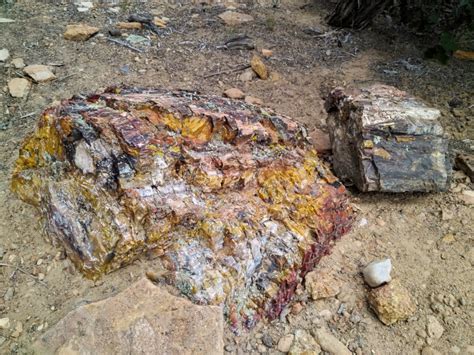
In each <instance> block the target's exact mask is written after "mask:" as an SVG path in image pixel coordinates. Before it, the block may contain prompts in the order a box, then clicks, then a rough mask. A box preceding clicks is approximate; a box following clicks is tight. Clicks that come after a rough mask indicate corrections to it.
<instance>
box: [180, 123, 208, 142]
mask: <svg viewBox="0 0 474 355" xmlns="http://www.w3.org/2000/svg"><path fill="white" fill-rule="evenodd" d="M181 135H182V136H183V137H184V138H189V139H193V140H196V141H197V142H198V143H207V142H209V140H210V139H211V136H212V122H211V120H210V119H209V118H207V117H188V118H185V119H184V120H183V128H182V130H181Z"/></svg>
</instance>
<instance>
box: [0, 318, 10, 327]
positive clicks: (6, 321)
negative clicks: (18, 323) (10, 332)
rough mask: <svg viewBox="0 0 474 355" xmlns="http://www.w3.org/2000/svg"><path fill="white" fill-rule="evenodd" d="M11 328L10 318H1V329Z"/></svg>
mask: <svg viewBox="0 0 474 355" xmlns="http://www.w3.org/2000/svg"><path fill="white" fill-rule="evenodd" d="M8 328H10V318H0V329H8Z"/></svg>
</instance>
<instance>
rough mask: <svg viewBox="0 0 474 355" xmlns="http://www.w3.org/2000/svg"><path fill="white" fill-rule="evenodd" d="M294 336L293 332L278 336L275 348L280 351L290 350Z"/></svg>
mask: <svg viewBox="0 0 474 355" xmlns="http://www.w3.org/2000/svg"><path fill="white" fill-rule="evenodd" d="M294 339H295V336H294V335H293V334H287V335H284V336H283V337H281V338H280V340H279V341H278V345H277V350H278V351H281V352H282V353H287V352H288V351H290V348H291V344H293V340H294Z"/></svg>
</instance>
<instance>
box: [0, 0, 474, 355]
mask: <svg viewBox="0 0 474 355" xmlns="http://www.w3.org/2000/svg"><path fill="white" fill-rule="evenodd" d="M322 3H324V2H319V1H316V2H315V3H314V4H313V5H309V6H305V7H304V8H301V6H302V5H305V3H304V2H302V1H301V2H299V1H292V2H285V3H282V4H281V6H280V7H279V8H272V7H270V6H263V7H259V6H256V7H255V9H252V10H250V9H249V7H247V8H242V9H241V10H240V11H243V12H247V13H249V12H250V13H251V14H252V15H253V16H254V17H255V21H253V22H251V23H249V24H246V25H244V26H242V27H239V28H238V29H235V28H230V27H227V26H225V25H223V24H222V23H221V22H220V21H219V20H218V18H217V15H218V14H219V13H221V12H222V11H223V7H212V6H201V5H199V6H197V5H196V6H183V7H177V6H176V7H172V6H170V5H167V6H161V5H159V4H157V2H155V1H148V2H146V3H140V2H138V1H137V2H136V4H135V2H133V1H126V2H122V5H119V6H117V12H111V11H110V9H108V8H99V9H95V10H92V11H89V12H85V13H78V12H77V10H76V8H75V6H74V5H73V3H72V2H62V3H61V2H53V1H32V0H21V1H17V2H16V3H15V4H14V5H13V6H11V8H9V10H8V11H7V12H5V13H3V14H2V13H0V17H9V18H13V19H15V20H16V22H14V23H10V24H0V33H1V34H0V48H7V49H8V50H9V51H10V55H11V58H18V57H21V58H23V59H24V60H25V62H26V63H27V64H47V63H61V64H63V65H61V66H57V67H55V71H56V75H57V77H58V80H56V81H52V82H49V83H45V84H38V85H36V84H35V85H33V88H32V90H31V92H30V93H29V95H28V97H27V98H25V99H14V98H11V97H10V96H9V94H8V92H7V90H5V89H4V90H3V91H1V92H0V106H1V107H0V109H1V114H0V129H1V130H0V262H1V263H5V264H10V265H17V266H20V267H21V268H23V269H25V270H27V271H28V272H30V273H32V275H35V277H37V278H38V277H39V278H41V279H43V278H44V279H43V280H42V281H43V282H44V284H45V285H43V284H42V283H40V282H37V281H35V280H34V279H32V278H31V277H29V276H28V275H25V274H22V273H21V272H18V271H16V272H15V270H14V269H12V268H9V267H5V266H2V267H0V275H1V277H0V296H1V297H2V298H1V299H0V318H2V317H9V318H10V321H11V323H12V327H11V329H10V330H8V331H3V330H0V353H28V352H29V351H28V349H29V344H30V343H31V342H32V341H34V339H36V338H37V337H38V335H39V334H41V333H42V332H44V330H45V329H46V328H48V327H49V326H51V325H52V324H54V323H56V322H57V321H58V320H59V319H60V318H61V317H63V316H64V315H65V314H66V313H67V312H69V311H70V310H72V309H74V308H75V307H77V306H78V305H80V304H84V303H87V302H91V301H94V300H98V299H102V298H105V297H107V296H109V295H112V294H116V293H117V292H119V291H120V290H122V289H124V288H125V287H127V286H128V285H129V284H130V283H131V282H132V281H134V280H137V279H138V278H140V277H141V276H143V274H144V273H145V272H146V271H147V270H149V269H153V263H154V262H153V260H147V259H146V258H143V259H141V260H139V261H137V262H135V263H134V264H133V265H131V266H128V267H126V268H123V269H121V270H119V271H117V272H114V273H112V274H110V275H108V276H107V277H104V278H103V279H102V280H100V281H98V282H95V283H94V282H92V281H88V280H85V279H84V278H83V277H82V276H81V275H80V274H79V273H78V272H77V271H75V270H74V268H73V267H72V265H71V263H70V262H69V261H68V260H67V259H65V258H64V254H63V253H62V251H61V250H60V249H58V248H56V247H54V246H52V245H51V244H50V242H49V241H48V240H47V239H46V237H45V235H44V233H43V231H42V228H41V224H40V223H39V222H38V216H37V214H36V213H35V211H34V210H33V208H31V207H30V206H28V205H26V204H24V203H22V202H20V201H19V200H18V199H17V198H16V197H15V196H13V195H12V193H11V192H10V189H9V183H10V182H9V181H10V175H11V169H12V166H13V163H14V161H15V158H16V157H17V151H18V148H19V145H20V143H21V141H22V140H23V138H24V137H25V136H26V135H27V134H28V133H30V132H31V131H32V130H33V129H34V125H35V121H36V118H37V114H39V113H40V112H41V110H42V109H43V108H45V107H46V106H47V105H50V104H52V103H53V102H54V101H56V100H61V99H63V98H68V97H70V96H72V95H73V94H77V93H82V92H91V91H95V90H97V89H99V88H104V87H107V86H109V85H111V84H120V83H125V84H127V85H140V86H164V87H169V88H185V89H196V90H199V91H201V92H203V93H208V94H222V92H223V91H224V90H225V89H227V88H230V87H238V88H240V89H241V90H243V91H244V92H245V93H246V94H248V95H251V96H254V97H258V98H261V99H262V100H263V102H264V104H265V105H267V106H270V107H272V108H274V109H276V110H277V111H278V112H280V113H282V114H287V115H289V116H291V117H293V118H295V119H297V120H299V121H300V122H303V123H305V124H307V125H308V127H309V128H310V130H311V129H313V128H315V127H319V128H323V129H324V127H325V114H324V112H323V106H322V105H323V100H322V99H321V97H322V96H323V94H324V93H325V92H327V89H328V88H330V87H333V86H335V85H357V86H360V85H364V84H366V83H371V82H374V81H377V82H385V83H388V84H393V85H396V86H397V87H399V88H401V89H407V90H409V91H410V92H411V93H413V94H414V95H418V96H420V97H421V98H423V99H425V100H427V101H428V103H429V104H431V105H433V106H434V107H437V108H439V109H440V110H441V111H442V113H443V117H442V123H443V125H444V126H445V128H446V131H447V132H448V133H449V134H450V136H451V137H455V138H470V139H473V138H474V134H473V124H472V117H474V114H473V113H474V112H473V110H474V109H473V107H474V64H473V63H469V62H461V61H451V62H450V63H449V64H448V65H446V66H443V65H440V64H438V63H435V62H425V61H423V60H422V59H420V58H421V57H422V49H423V47H422V45H421V42H422V41H421V40H420V39H418V38H416V37H413V36H412V35H410V34H408V33H405V32H403V30H402V29H400V28H396V27H390V25H387V24H386V23H379V24H377V25H376V26H374V28H372V29H370V30H367V31H364V32H349V31H340V32H337V33H336V34H335V35H329V36H327V37H324V36H323V37H316V36H311V35H308V34H306V33H305V30H307V29H308V28H312V29H317V30H318V31H321V32H322V33H326V32H328V31H331V30H332V29H330V28H327V27H326V26H325V25H324V21H323V18H324V15H325V14H326V12H327V9H326V8H325V7H324V6H323V5H322ZM124 4H127V6H125V5H124ZM138 6H140V9H141V11H142V12H156V13H159V12H161V14H162V15H161V16H166V17H168V18H169V19H170V21H169V28H171V29H172V30H171V31H169V33H167V34H165V35H163V36H162V37H156V36H150V39H151V41H150V46H146V47H144V49H145V50H146V51H145V52H144V53H135V52H133V51H130V50H128V49H127V48H124V47H121V46H118V45H115V44H113V43H110V42H108V41H106V39H105V37H106V36H108V34H107V31H106V29H107V28H109V27H111V25H110V24H112V23H115V22H117V21H119V20H121V21H123V20H125V19H126V17H127V14H128V13H131V12H134V10H136V9H137V8H138ZM74 22H85V23H88V24H90V25H95V26H98V27H100V28H101V29H102V30H101V34H99V35H98V36H96V37H93V38H92V39H90V40H89V41H87V42H70V41H66V40H64V39H63V38H62V34H63V32H64V29H65V26H66V25H67V24H69V23H74ZM130 33H131V32H130ZM237 33H245V34H247V35H249V36H251V37H252V39H253V40H254V42H255V44H256V46H257V48H272V49H273V51H274V55H273V56H272V58H271V59H270V60H268V61H267V64H268V67H269V69H270V71H272V72H274V73H278V77H279V79H276V80H275V79H274V80H266V81H263V80H257V79H254V80H252V81H250V82H241V81H240V80H239V73H235V74H229V75H220V76H214V77H211V78H209V79H204V78H203V76H205V75H206V74H208V73H212V72H215V71H217V70H222V69H227V68H229V67H233V66H236V65H240V64H246V63H248V61H249V60H250V58H251V56H252V51H245V50H242V51H239V50H219V49H216V46H218V45H220V44H222V43H224V42H225V41H226V40H227V39H229V38H230V37H232V36H234V35H235V34H237ZM136 34H138V35H142V36H143V35H148V33H147V32H144V31H138V32H137V33H136ZM338 42H339V44H340V45H341V46H342V47H340V46H339V45H338ZM7 63H8V61H7ZM0 72H1V75H0V85H1V87H5V86H6V84H7V82H8V80H9V79H10V78H13V77H16V76H18V73H20V72H21V71H20V70H18V69H14V68H12V67H7V66H6V65H4V66H3V67H1V66H0ZM274 78H275V77H274ZM453 97H457V98H459V99H460V100H461V101H462V104H461V106H460V107H458V108H457V110H456V111H453V109H451V108H450V107H449V105H448V102H449V101H450V100H451V99H452V98H453ZM468 187H470V188H471V189H472V188H473V184H472V182H470V181H469V179H468V178H467V177H465V176H464V175H463V174H461V173H456V174H455V178H454V181H453V185H452V188H451V190H450V191H449V192H446V193H439V194H431V195H424V194H414V195H384V194H358V193H356V192H354V193H353V200H354V202H355V203H356V204H357V205H358V206H359V207H360V209H361V211H360V218H361V219H364V220H366V221H367V224H366V225H364V226H357V227H356V228H355V230H354V231H353V232H351V233H350V234H348V235H347V236H345V237H344V238H343V240H341V241H340V243H339V244H338V245H337V246H336V247H335V249H334V252H333V254H331V255H330V256H328V257H326V258H324V259H323V262H322V263H321V265H320V266H318V269H319V270H321V271H322V272H324V271H332V272H334V273H335V275H336V278H337V279H339V280H340V282H341V284H342V287H341V290H342V291H341V293H340V294H339V295H338V296H337V297H335V298H329V299H326V300H319V301H312V300H310V299H309V296H308V294H307V292H306V291H305V290H304V289H302V290H301V292H300V293H299V295H298V297H297V299H296V300H295V302H294V303H293V304H295V303H297V302H300V303H301V304H302V305H303V308H302V311H301V312H300V313H298V314H296V315H295V314H292V313H289V314H288V316H287V317H286V318H285V317H282V319H281V320H279V321H275V322H273V323H270V324H266V323H264V322H262V323H260V324H259V325H258V326H257V327H256V329H253V330H252V331H250V332H249V333H247V334H242V335H240V336H235V335H233V334H231V333H230V332H228V333H227V335H226V344H227V346H226V350H228V351H229V352H232V353H259V352H260V353H266V352H268V353H277V350H276V343H277V342H278V340H279V339H280V338H281V337H282V336H284V335H285V334H289V333H294V331H295V330H297V329H307V330H310V329H312V328H314V327H315V326H318V325H321V324H326V325H327V326H328V327H329V328H331V329H332V330H333V331H334V333H335V334H336V335H337V337H338V339H340V340H341V341H342V342H343V343H344V344H346V345H347V346H348V347H349V349H350V350H351V351H353V352H354V353H356V354H419V353H420V351H421V349H423V348H424V347H425V346H427V345H430V346H431V347H433V348H434V349H437V350H438V351H440V352H441V353H443V354H449V353H453V354H455V353H460V354H467V353H468V351H471V353H472V352H473V351H474V350H473V346H474V342H473V340H472V339H474V331H473V329H474V324H473V323H474V307H473V304H474V297H473V295H474V289H473V285H474V272H473V271H472V267H473V265H474V222H473V221H474V218H473V217H474V213H473V209H472V205H471V206H468V205H465V204H464V203H463V202H461V200H460V199H459V193H460V192H461V191H462V189H464V188H468ZM362 224H363V223H362ZM381 257H390V258H391V259H392V263H393V265H394V272H393V275H394V277H396V278H398V279H400V280H401V282H402V283H403V284H404V285H405V286H406V287H407V288H408V289H409V291H410V292H411V294H412V295H413V296H414V298H415V300H416V302H417V307H418V310H417V313H416V315H415V316H414V317H413V318H411V319H409V320H408V321H407V322H402V323H399V324H397V325H394V326H391V327H387V326H384V325H382V323H380V321H379V320H378V319H377V318H376V316H375V315H374V314H373V313H372V311H370V310H369V309H368V307H367V303H366V294H367V290H366V286H365V285H364V283H363V280H362V278H361V276H360V274H359V273H360V269H361V267H362V266H364V265H365V264H366V263H368V262H370V261H371V260H372V259H375V258H381ZM453 299H454V301H453ZM291 307H292V306H291V305H290V307H289V309H291ZM429 315H434V316H435V317H436V318H437V319H438V320H439V321H440V323H441V324H442V326H443V328H444V333H443V335H442V336H441V338H440V339H436V340H433V339H431V338H428V337H427V335H426V326H427V322H428V318H427V317H428V316H429ZM18 322H20V323H21V326H22V331H21V332H19V334H13V335H18V336H16V337H15V336H12V332H13V330H14V329H15V327H16V326H17V323H18ZM269 337H271V339H272V342H273V345H271V346H269V344H270V342H269V341H268V339H269ZM262 339H265V343H266V345H264V343H263V341H262ZM469 346H470V348H468V347H469Z"/></svg>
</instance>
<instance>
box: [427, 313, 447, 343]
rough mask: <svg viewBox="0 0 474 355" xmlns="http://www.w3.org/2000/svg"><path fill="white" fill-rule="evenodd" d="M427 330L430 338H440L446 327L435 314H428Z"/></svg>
mask: <svg viewBox="0 0 474 355" xmlns="http://www.w3.org/2000/svg"><path fill="white" fill-rule="evenodd" d="M427 319H428V321H427V324H426V332H427V333H428V336H429V337H430V338H434V339H439V338H441V336H442V335H443V333H444V328H443V326H442V325H441V323H440V322H439V321H438V319H437V318H436V317H435V316H428V318H427Z"/></svg>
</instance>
